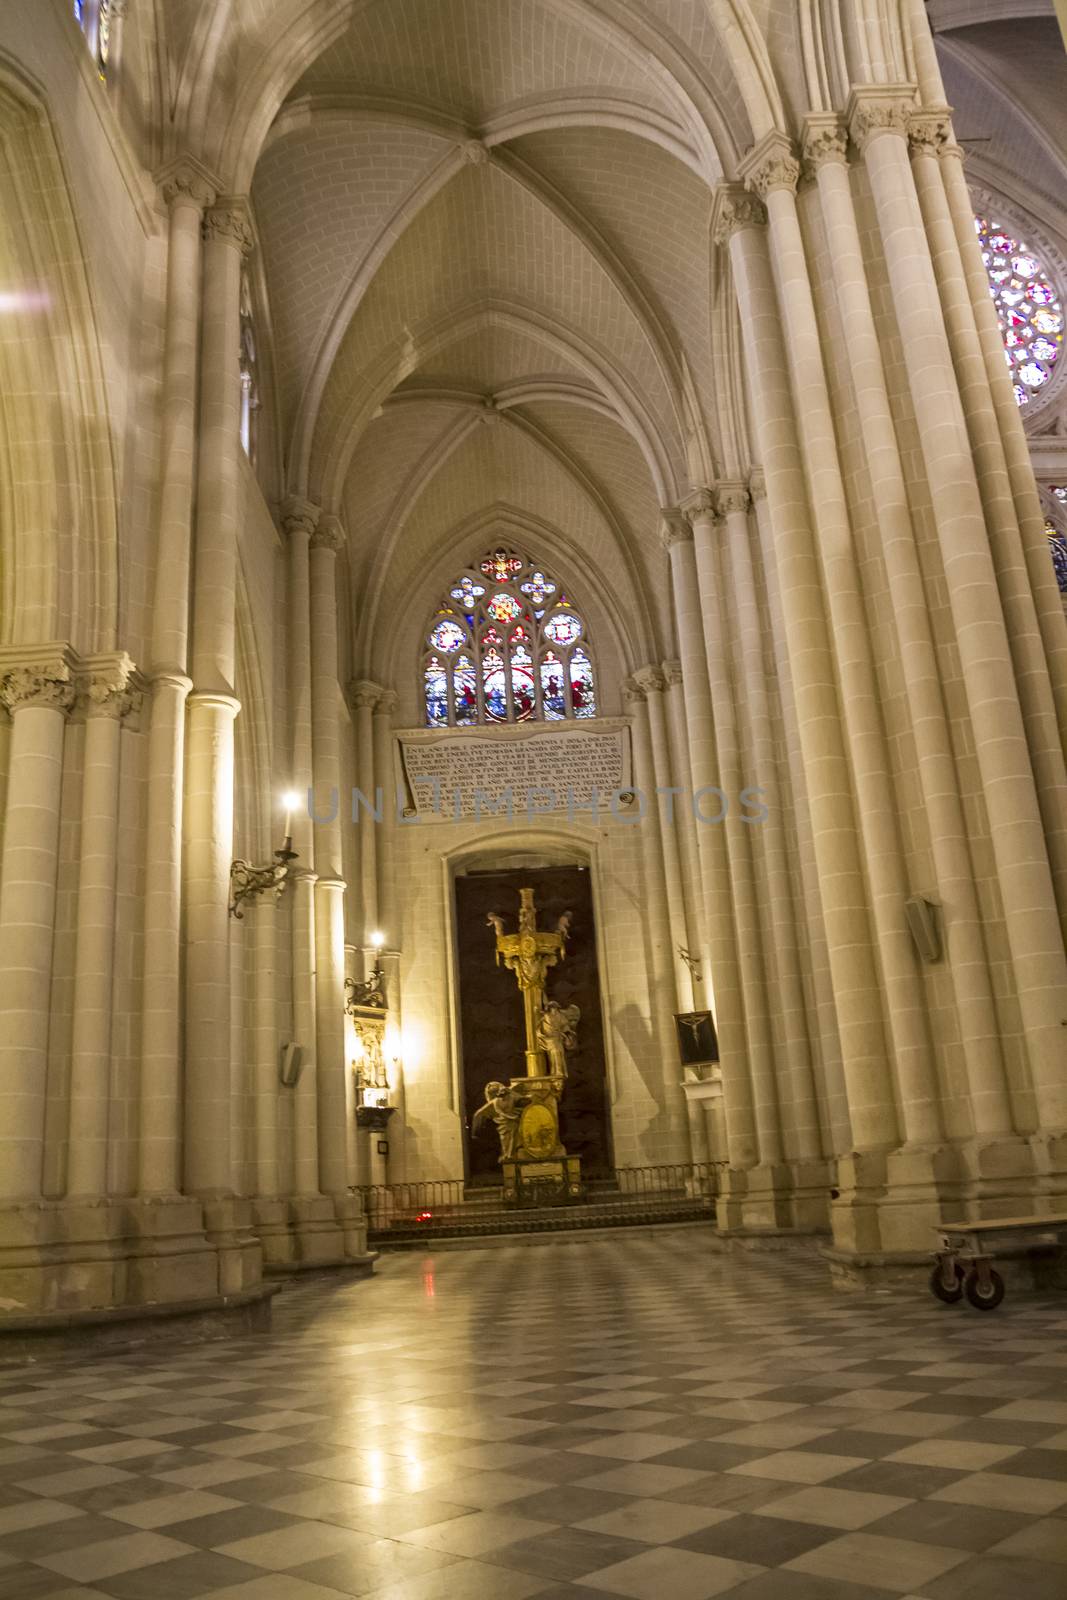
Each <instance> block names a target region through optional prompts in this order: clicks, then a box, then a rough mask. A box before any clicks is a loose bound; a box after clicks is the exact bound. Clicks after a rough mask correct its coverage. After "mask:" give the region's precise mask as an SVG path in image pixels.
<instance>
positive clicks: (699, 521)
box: [682, 489, 782, 1167]
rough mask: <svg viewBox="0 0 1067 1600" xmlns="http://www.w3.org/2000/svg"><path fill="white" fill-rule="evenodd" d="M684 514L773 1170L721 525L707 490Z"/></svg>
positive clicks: (754, 1061)
mask: <svg viewBox="0 0 1067 1600" xmlns="http://www.w3.org/2000/svg"><path fill="white" fill-rule="evenodd" d="M682 509H683V510H684V511H685V512H686V514H687V515H688V517H689V520H690V523H691V525H692V528H693V550H694V554H695V557H696V572H697V586H698V591H699V595H700V614H701V618H702V621H703V627H704V654H705V659H706V661H707V668H708V682H709V685H710V688H711V709H712V716H713V725H714V731H715V760H716V770H717V773H718V777H717V780H716V781H717V783H718V786H719V788H720V789H721V790H722V793H723V797H724V798H723V800H722V802H721V805H722V809H723V812H724V817H723V819H722V821H721V823H720V825H719V827H720V830H721V832H722V834H723V836H724V841H725V854H726V861H727V868H728V871H729V875H730V889H731V900H732V903H733V914H734V928H735V933H736V940H737V954H738V962H739V970H740V975H741V992H742V995H743V997H744V1007H745V1033H746V1036H747V1039H748V1070H749V1078H750V1080H751V1084H752V1098H753V1111H754V1115H755V1119H756V1131H757V1135H758V1138H759V1159H760V1165H761V1166H769V1167H775V1166H777V1165H778V1163H779V1162H780V1161H781V1159H782V1132H781V1123H780V1117H779V1107H778V1092H777V1084H776V1082H775V1063H774V1045H773V1041H772V1038H771V1022H770V1015H769V1012H768V1006H767V987H766V982H765V974H764V965H763V948H762V938H761V932H760V920H759V909H758V906H757V897H756V884H755V875H754V872H753V861H752V837H751V825H750V824H747V823H745V822H743V821H742V811H741V790H742V789H743V788H744V787H745V784H744V781H743V779H742V775H741V742H740V736H739V733H738V726H737V711H736V707H735V705H734V692H733V685H732V684H731V682H730V669H729V665H728V660H727V654H728V652H727V643H726V637H725V632H724V625H723V614H722V592H721V590H722V584H721V579H720V574H719V562H718V542H719V533H720V531H721V527H722V524H721V521H720V520H719V518H718V515H717V512H716V507H715V500H714V496H713V495H712V493H711V491H710V490H709V489H700V490H697V491H696V492H695V493H694V494H692V495H691V496H690V497H689V499H688V500H686V502H685V504H684V505H683V508H682Z"/></svg>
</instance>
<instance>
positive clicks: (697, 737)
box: [664, 510, 759, 1222]
mask: <svg viewBox="0 0 1067 1600" xmlns="http://www.w3.org/2000/svg"><path fill="white" fill-rule="evenodd" d="M664 527H665V530H666V534H665V536H666V541H667V548H668V551H669V552H670V563H671V589H672V594H673V597H674V614H675V625H676V627H677V630H678V648H679V652H680V655H681V661H682V687H683V691H684V694H685V714H686V728H687V739H688V746H689V759H690V764H691V770H692V777H693V794H692V796H691V802H690V803H691V805H692V807H693V812H694V817H695V818H697V819H698V820H697V828H696V837H697V850H698V854H699V861H700V880H701V886H702V889H703V899H704V917H705V925H706V927H707V931H708V944H709V948H710V955H711V971H710V973H709V974H708V988H709V991H710V992H709V995H708V1000H709V1004H710V1005H711V1007H712V1009H713V1013H714V1017H715V1027H716V1032H717V1034H718V1039H719V1056H720V1061H721V1065H722V1077H723V1093H724V1099H725V1119H726V1139H727V1148H728V1150H729V1161H730V1166H731V1168H733V1169H734V1171H735V1173H736V1174H740V1173H742V1172H743V1170H744V1169H746V1168H748V1167H752V1166H755V1164H756V1162H757V1160H758V1159H759V1150H758V1145H757V1142H756V1123H755V1118H754V1115H753V1105H752V1087H751V1084H750V1082H749V1076H748V1061H747V1040H746V1036H745V1015H744V1002H743V1000H742V994H741V976H740V973H739V971H738V960H737V947H736V944H735V941H734V923H733V912H732V908H731V904H730V874H729V868H728V865H727V861H726V843H725V839H724V837H723V832H722V825H721V823H715V822H713V821H710V820H705V819H706V818H707V819H710V818H712V817H714V816H717V815H718V814H719V812H720V811H721V802H720V800H719V797H718V795H717V793H716V792H715V791H716V790H717V787H718V785H717V783H716V779H717V776H718V772H717V767H716V761H715V727H714V721H713V718H712V711H711V692H710V689H709V687H708V664H707V659H706V657H705V654H704V632H703V626H702V623H701V616H700V590H699V587H698V584H697V570H696V560H695V557H694V554H693V532H692V528H691V527H690V525H689V521H688V519H687V518H686V516H685V515H684V514H683V513H682V512H681V511H671V510H668V511H665V512H664ZM731 1182H732V1183H733V1184H734V1185H735V1190H734V1191H732V1192H736V1188H738V1187H739V1188H743V1181H742V1180H740V1179H739V1178H736V1177H735V1178H732V1179H731ZM740 1219H741V1212H740V1206H739V1204H738V1203H735V1202H734V1201H733V1200H731V1202H730V1204H729V1205H728V1206H727V1207H726V1215H725V1216H724V1220H726V1221H730V1222H738V1221H740Z"/></svg>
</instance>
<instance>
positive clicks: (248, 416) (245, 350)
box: [241, 272, 259, 463]
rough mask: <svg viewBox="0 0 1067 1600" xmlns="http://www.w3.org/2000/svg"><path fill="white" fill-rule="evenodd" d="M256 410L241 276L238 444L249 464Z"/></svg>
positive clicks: (252, 341) (252, 346)
mask: <svg viewBox="0 0 1067 1600" xmlns="http://www.w3.org/2000/svg"><path fill="white" fill-rule="evenodd" d="M258 410H259V363H258V360H257V356H256V329H255V322H254V319H253V315H252V290H251V285H250V284H249V281H248V274H247V272H246V273H243V274H242V276H241V443H242V445H243V446H244V452H245V455H246V456H247V457H248V459H249V460H250V461H251V462H253V463H254V462H255V459H256V421H257V417H256V413H257V412H258Z"/></svg>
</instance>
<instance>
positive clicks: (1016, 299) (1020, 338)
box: [974, 212, 1063, 406]
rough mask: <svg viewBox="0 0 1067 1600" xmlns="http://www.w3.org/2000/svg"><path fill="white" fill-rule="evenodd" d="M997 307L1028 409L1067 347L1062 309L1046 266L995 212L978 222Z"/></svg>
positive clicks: (1016, 383) (1010, 361)
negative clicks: (1002, 222)
mask: <svg viewBox="0 0 1067 1600" xmlns="http://www.w3.org/2000/svg"><path fill="white" fill-rule="evenodd" d="M974 226H975V229H976V231H977V234H978V242H979V244H980V245H981V247H982V259H983V260H984V261H985V265H986V271H987V272H988V274H989V292H990V294H991V295H992V296H993V303H994V305H995V306H996V308H997V319H998V321H999V323H1000V335H1001V338H1002V339H1003V340H1004V355H1005V358H1006V360H1007V363H1008V366H1009V368H1010V370H1011V378H1012V383H1013V384H1014V386H1015V398H1016V400H1017V401H1018V403H1019V405H1020V406H1026V405H1029V403H1030V401H1031V400H1033V399H1035V398H1036V397H1037V395H1039V394H1040V393H1041V392H1042V390H1044V389H1045V388H1046V386H1047V385H1048V384H1049V383H1050V381H1051V379H1052V377H1053V369H1054V367H1055V364H1056V362H1057V361H1058V360H1059V357H1060V351H1061V350H1062V348H1063V305H1062V304H1061V301H1060V297H1059V295H1058V294H1057V292H1056V289H1055V287H1054V286H1053V280H1052V275H1051V273H1050V271H1049V268H1048V265H1047V263H1046V262H1044V261H1043V260H1042V259H1041V257H1040V255H1039V254H1037V253H1036V252H1035V251H1034V250H1032V249H1031V248H1030V246H1029V245H1028V244H1025V243H1024V242H1023V241H1022V240H1021V239H1020V238H1019V237H1018V236H1017V234H1016V233H1015V232H1014V230H1013V229H1011V228H1007V227H1003V226H1001V224H1000V223H999V222H998V221H997V220H996V219H995V216H994V214H993V213H992V212H986V213H982V214H979V215H978V216H976V217H975V219H974Z"/></svg>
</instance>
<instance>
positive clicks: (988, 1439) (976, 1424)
mask: <svg viewBox="0 0 1067 1600" xmlns="http://www.w3.org/2000/svg"><path fill="white" fill-rule="evenodd" d="M1062 1428H1063V1424H1062V1423H1060V1422H1016V1421H1014V1420H1013V1419H1012V1418H1010V1417H980V1418H976V1419H974V1420H973V1421H970V1422H961V1423H960V1424H959V1425H958V1426H957V1427H955V1428H948V1429H947V1430H946V1431H945V1432H944V1433H942V1434H939V1435H938V1437H939V1438H941V1439H965V1440H967V1442H968V1443H971V1444H1020V1445H1028V1444H1040V1443H1041V1441H1042V1440H1043V1439H1050V1438H1051V1437H1052V1435H1053V1434H1054V1433H1059V1432H1061V1431H1062Z"/></svg>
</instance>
